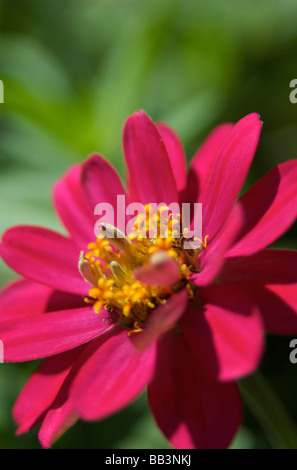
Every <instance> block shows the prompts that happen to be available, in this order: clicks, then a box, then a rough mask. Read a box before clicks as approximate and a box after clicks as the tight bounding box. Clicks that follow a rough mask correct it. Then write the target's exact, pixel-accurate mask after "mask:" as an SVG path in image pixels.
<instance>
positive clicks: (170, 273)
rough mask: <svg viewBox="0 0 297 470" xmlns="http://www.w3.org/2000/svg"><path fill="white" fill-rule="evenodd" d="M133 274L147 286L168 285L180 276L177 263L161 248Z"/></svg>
mask: <svg viewBox="0 0 297 470" xmlns="http://www.w3.org/2000/svg"><path fill="white" fill-rule="evenodd" d="M133 275H134V278H135V279H136V280H138V281H140V282H143V283H145V284H147V285H149V286H154V285H155V286H170V285H172V284H175V283H176V282H177V281H178V280H179V278H180V274H179V265H178V263H177V262H176V260H175V259H173V258H171V257H170V256H168V254H167V253H166V252H165V251H162V250H160V251H157V252H155V253H153V254H152V255H151V256H150V260H149V263H148V264H146V265H144V266H141V267H140V268H136V269H135V270H134V272H133Z"/></svg>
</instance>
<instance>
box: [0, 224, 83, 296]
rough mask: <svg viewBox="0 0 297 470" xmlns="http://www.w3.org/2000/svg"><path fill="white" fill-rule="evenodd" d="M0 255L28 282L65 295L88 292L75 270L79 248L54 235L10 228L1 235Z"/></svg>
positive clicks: (21, 227)
mask: <svg viewBox="0 0 297 470" xmlns="http://www.w3.org/2000/svg"><path fill="white" fill-rule="evenodd" d="M0 255H1V256H2V258H3V260H4V261H5V262H6V263H7V264H8V266H10V267H11V268H12V269H14V270H15V271H16V272H18V273H19V274H21V275H22V276H24V277H27V278H28V279H31V280H33V281H36V282H40V283H41V284H45V285H47V286H50V287H53V288H54V289H58V290H65V291H66V292H74V293H77V294H81V295H85V294H87V292H88V288H87V287H88V286H87V284H86V283H85V281H84V280H83V278H82V277H81V275H80V274H79V271H78V260H79V249H78V248H77V246H76V245H75V243H74V242H73V241H72V240H70V239H68V238H66V237H63V236H62V235H60V234H58V233H56V232H53V231H51V230H48V229H44V228H40V227H30V226H18V227H14V228H11V229H10V230H7V232H5V234H4V236H3V239H2V243H1V244H0Z"/></svg>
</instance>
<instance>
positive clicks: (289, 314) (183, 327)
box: [0, 111, 297, 448]
mask: <svg viewBox="0 0 297 470" xmlns="http://www.w3.org/2000/svg"><path fill="white" fill-rule="evenodd" d="M260 130H261V121H259V116H258V115H257V114H250V115H248V116H246V117H245V118H243V119H242V120H240V121H239V122H238V123H237V124H236V125H234V126H233V125H231V124H224V125H222V126H219V127H217V128H216V129H215V130H214V131H213V132H212V133H211V134H210V135H209V137H208V138H207V139H206V141H205V142H204V143H203V144H202V146H201V148H200V149H199V150H198V152H197V153H196V155H195V156H194V158H193V161H192V163H191V166H190V171H189V173H188V176H187V174H186V164H185V157H184V152H183V148H182V145H181V143H180V141H179V139H178V137H177V136H176V135H175V133H174V132H173V131H172V130H171V129H170V128H169V127H167V126H166V125H164V124H160V125H158V126H155V125H154V123H153V122H152V121H151V120H150V118H149V117H148V116H147V115H146V114H145V113H144V112H142V111H138V112H136V113H135V114H133V115H132V116H131V117H129V119H128V120H127V122H126V124H125V128H124V139H123V142H124V153H125V157H126V162H127V167H128V174H127V181H128V194H127V193H126V191H125V189H124V187H123V185H122V182H121V180H120V178H119V176H118V175H117V173H116V172H115V170H114V169H113V167H112V166H111V165H110V164H109V163H108V162H107V161H106V160H105V159H104V158H102V157H101V156H99V155H93V156H91V157H90V158H89V159H88V160H87V161H86V162H85V163H83V164H77V165H74V166H73V167H71V168H70V169H69V171H67V173H66V175H65V176H64V177H63V178H62V179H61V180H60V181H58V182H57V184H56V185H55V187H54V203H55V207H56V209H57V212H58V214H59V216H60V218H61V219H62V221H63V223H64V225H65V227H66V228H67V230H68V232H69V236H63V235H60V234H58V233H55V232H53V231H51V230H47V229H44V228H39V227H32V226H18V227H14V228H12V229H10V230H8V231H7V232H6V233H5V234H4V236H3V238H2V242H1V245H0V253H1V256H2V258H3V260H4V261H5V262H6V263H7V264H8V265H9V266H10V267H11V268H12V269H14V270H15V271H16V272H18V273H19V274H20V275H21V276H22V279H20V280H17V281H14V282H12V283H11V284H9V285H8V286H6V287H5V288H4V289H3V290H2V293H1V296H0V312H1V313H0V315H1V319H0V321H1V330H0V338H1V340H2V341H3V343H4V359H5V360H6V361H13V362H14V361H29V360H34V359H39V358H45V357H46V358H47V359H46V360H45V361H44V362H43V363H42V364H41V365H40V366H39V367H38V369H37V370H36V372H34V373H33V375H32V376H31V378H30V379H29V381H28V382H27V384H26V385H25V386H24V388H23V390H22V392H21V394H20V396H19V398H18V400H17V402H16V404H15V406H14V410H13V414H14V418H15V420H16V422H17V424H18V431H17V432H18V433H23V432H26V431H27V430H29V429H30V428H32V427H33V426H35V425H37V424H39V423H42V424H41V428H40V431H39V439H40V442H41V444H42V445H43V446H44V447H49V446H50V445H52V443H53V442H54V441H55V440H56V439H57V438H58V437H59V436H60V435H61V434H62V433H63V432H64V431H65V430H66V429H67V428H69V426H71V425H72V424H73V423H74V422H75V421H76V420H77V419H78V418H80V417H81V418H83V419H86V420H97V419H101V418H104V417H106V416H107V415H109V414H111V413H114V412H116V411H117V410H119V409H121V408H122V407H124V406H125V405H127V404H128V403H130V402H131V401H132V400H133V399H134V398H135V397H137V396H138V395H139V394H140V393H141V392H142V391H143V390H144V388H145V387H146V386H147V387H148V398H149V404H150V407H151V410H152V412H153V415H154V417H155V419H156V422H157V424H158V426H159V427H160V428H161V430H162V431H163V433H164V434H165V436H166V437H167V438H168V439H169V441H170V442H171V444H172V445H173V446H175V447H180V448H223V447H226V446H228V445H229V444H230V442H231V440H232V438H233V436H234V434H235V432H236V431H237V429H238V427H239V425H240V420H241V403H240V397H239V393H238V388H237V384H236V380H237V379H239V378H241V377H243V376H245V375H247V374H249V373H251V372H252V371H254V370H255V369H256V368H257V366H258V364H259V361H260V358H261V354H262V351H263V338H264V337H263V331H264V330H267V331H270V332H273V333H281V334H289V333H290V334H292V333H296V332H297V314H296V308H297V297H296V283H297V252H295V251H288V250H276V249H274V250H272V249H264V248H265V247H267V246H268V245H269V244H271V243H273V242H274V241H275V240H276V239H277V238H278V237H279V236H280V235H282V234H283V233H284V232H285V231H286V230H287V229H288V227H289V226H290V225H291V224H292V223H293V221H294V220H295V217H296V212H297V160H292V161H288V162H285V163H282V164H280V165H278V166H277V167H276V168H274V169H273V170H272V171H270V172H269V173H267V174H266V175H265V176H264V177H263V178H261V179H260V181H259V182H257V183H256V184H255V185H254V186H252V187H251V188H250V189H249V190H248V191H247V192H246V193H245V194H244V195H243V196H242V197H241V198H240V199H239V200H238V201H237V200H236V199H237V197H238V194H239V192H240V189H241V187H242V185H243V183H244V181H245V178H246V176H247V173H248V170H249V167H250V165H251V162H252V159H253V156H254V153H255V150H256V147H257V144H258V140H259V135H260ZM117 195H125V196H126V201H127V203H128V202H131V201H136V202H140V203H142V204H147V203H160V202H163V203H165V204H170V203H172V202H190V203H194V202H201V203H202V204H203V237H202V240H205V239H206V237H207V244H205V245H206V246H205V247H204V246H203V245H201V247H200V248H197V249H196V250H192V251H191V250H184V249H183V246H182V243H181V241H182V234H180V238H178V239H173V238H172V237H170V236H168V237H167V238H166V239H163V240H162V239H158V238H157V239H141V238H138V239H136V240H131V238H129V237H126V238H121V239H115V240H112V239H111V238H110V237H108V233H107V237H106V238H102V237H101V238H100V237H98V239H97V240H94V223H95V220H96V217H94V208H95V206H96V204H98V203H99V202H108V203H110V204H112V206H113V207H114V208H116V197H117ZM147 207H148V206H147ZM148 210H149V208H148ZM82 252H83V253H82ZM78 266H79V267H78ZM98 313H99V314H98Z"/></svg>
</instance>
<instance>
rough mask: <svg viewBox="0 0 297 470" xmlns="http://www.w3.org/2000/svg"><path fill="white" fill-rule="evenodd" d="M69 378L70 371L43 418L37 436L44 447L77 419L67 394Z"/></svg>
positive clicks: (54, 440)
mask: <svg viewBox="0 0 297 470" xmlns="http://www.w3.org/2000/svg"><path fill="white" fill-rule="evenodd" d="M71 379H72V377H71V372H70V374H69V376H68V377H67V379H66V380H65V383H64V384H63V386H62V388H61V390H60V392H59V393H58V395H57V397H56V399H55V401H54V402H53V404H52V406H51V408H50V409H49V410H48V412H47V413H46V416H45V418H44V419H43V422H42V425H41V427H40V430H39V433H38V438H39V441H40V443H41V445H42V446H43V447H44V448H49V447H51V446H52V445H53V444H54V443H55V442H56V441H57V440H58V439H59V437H61V436H62V434H64V433H65V432H66V431H67V430H68V429H69V428H70V427H71V426H73V424H74V423H76V421H77V420H78V419H79V416H78V414H77V413H76V412H75V411H74V410H73V404H72V399H71V397H70V396H69V384H70V382H71Z"/></svg>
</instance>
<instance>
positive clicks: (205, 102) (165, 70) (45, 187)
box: [0, 0, 297, 449]
mask: <svg viewBox="0 0 297 470" xmlns="http://www.w3.org/2000/svg"><path fill="white" fill-rule="evenodd" d="M296 17H297V2H296V0H274V1H271V0H246V1H245V2H238V0H227V1H224V2H223V1H221V0H208V1H207V2H205V1H200V0H161V1H160V0H150V1H147V0H88V1H83V0H63V2H61V1H60V0H42V1H41V0H13V1H12V0H0V25H1V26H0V79H1V80H2V81H3V83H4V100H5V102H4V104H0V231H1V233H2V232H3V231H4V230H5V229H6V228H8V227H9V226H11V225H14V224H20V223H22V224H23V223H24V224H27V223H28V224H37V225H42V226H47V227H51V228H53V229H58V230H63V229H62V227H61V226H60V224H59V222H58V220H57V218H56V216H55V214H54V211H53V208H52V205H51V186H52V184H53V182H54V181H55V180H56V179H57V178H58V177H60V176H61V174H62V173H63V172H64V171H65V169H66V168H67V167H68V166H69V165H70V164H72V163H74V162H77V161H81V160H83V159H84V158H86V157H87V156H88V155H89V154H90V153H92V152H93V151H98V152H100V153H101V154H103V155H104V156H106V157H107V158H108V159H109V160H110V161H111V162H112V163H113V164H114V166H115V167H116V168H117V169H118V171H119V172H120V173H121V174H122V175H123V161H122V148H121V132H122V127H123V123H124V120H125V119H126V117H127V116H128V115H129V114H131V113H132V112H134V111H135V110H136V109H139V108H142V109H144V110H146V111H147V112H148V113H149V114H150V115H151V117H152V118H153V119H154V120H156V121H158V120H162V121H166V122H168V123H169V124H170V125H171V126H173V127H174V128H175V130H176V131H177V132H178V133H179V135H180V136H181V139H182V141H183V143H184V146H185V149H186V153H187V158H188V159H190V158H191V155H192V154H193V152H194V151H195V149H196V148H197V146H198V145H199V144H200V142H201V141H202V140H203V138H204V137H205V136H206V135H207V133H208V132H209V131H210V130H211V129H212V128H213V127H214V126H215V125H217V124H219V123H221V122H224V121H237V120H239V119H240V118H241V117H243V116H244V115H246V114H248V113H250V112H258V113H260V115H261V118H262V120H263V121H264V127H263V131H262V137H261V142H260V145H259V148H258V151H257V154H256V159H255V162H254V163H253V166H252V169H251V173H250V175H249V178H248V180H247V183H246V187H248V186H250V185H251V184H252V183H253V182H254V181H255V180H256V179H258V178H259V177H260V176H261V175H263V174H264V173H265V172H267V171H268V170H270V169H271V168H272V167H273V166H275V165H276V164H278V163H280V162H283V161H286V160H289V159H292V158H297V104H292V103H291V102H290V100H289V94H290V91H292V90H291V89H290V88H289V84H290V81H291V80H292V79H294V78H297V28H296ZM278 246H282V247H291V248H294V249H297V238H296V225H295V226H293V227H292V229H290V231H289V232H287V234H286V235H285V236H284V237H283V238H282V239H281V240H280V241H279V242H278ZM14 276H15V275H14V273H12V272H11V271H10V270H9V269H8V268H7V267H6V266H5V265H4V264H3V263H2V262H0V286H1V285H3V284H5V283H6V282H7V281H8V280H9V279H12V278H13V277H14ZM0 337H1V332H0ZM291 339H292V337H274V336H268V337H267V345H266V351H265V354H264V357H263V360H262V363H261V366H260V372H261V373H262V374H263V377H264V378H265V380H266V382H267V384H268V385H269V386H270V387H271V388H272V390H274V391H275V393H276V394H277V395H278V396H280V397H281V400H282V402H283V404H284V406H285V407H286V409H287V411H288V415H289V416H290V417H291V419H292V420H293V421H295V422H296V419H297V401H296V387H297V381H296V374H297V364H291V363H290V361H289V353H290V348H289V342H290V340H291ZM36 365H37V364H36V363H30V364H0V448H39V447H40V445H39V443H38V441H37V430H36V429H34V430H32V431H30V432H29V433H28V434H26V435H24V436H19V437H15V435H14V432H15V425H14V423H13V420H12V417H11V408H12V405H13V402H14V400H15V399H16V397H17V395H18V392H19V390H20V389H21V387H22V385H23V384H24V383H25V381H26V379H27V378H28V376H29V374H30V372H31V371H32V370H34V368H35V367H36ZM262 418H263V417H262ZM262 418H261V415H260V416H259V413H258V412H255V409H254V408H253V407H250V403H248V402H245V404H244V419H243V424H242V427H241V430H240V432H239V434H238V435H237V437H236V439H235V441H234V443H233V445H232V447H234V448H269V447H278V446H280V443H279V442H277V441H276V440H275V439H274V436H273V435H272V434H271V433H269V432H268V431H267V429H266V426H265V419H264V420H263V419H262ZM263 424H264V426H263ZM296 445H297V444H296ZM54 447H56V448H78V447H79V448H132V449H133V448H163V449H164V448H167V447H168V444H167V443H166V440H165V439H164V438H163V437H162V435H161V433H160V431H159V430H158V428H157V427H156V425H155V423H154V420H153V418H152V417H151V415H150V414H149V410H148V406H147V401H146V396H145V395H142V396H141V397H140V398H139V399H138V400H137V401H136V402H135V403H134V404H132V405H131V406H129V407H128V408H127V409H126V410H124V411H122V412H120V413H118V414H116V415H114V416H112V417H111V418H109V419H106V420H104V421H102V422H100V423H83V422H79V423H78V424H76V425H75V426H74V427H73V428H72V429H71V430H69V431H68V432H67V433H66V434H65V435H64V436H63V437H62V438H61V439H60V440H59V441H58V443H57V444H55V446H54Z"/></svg>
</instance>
